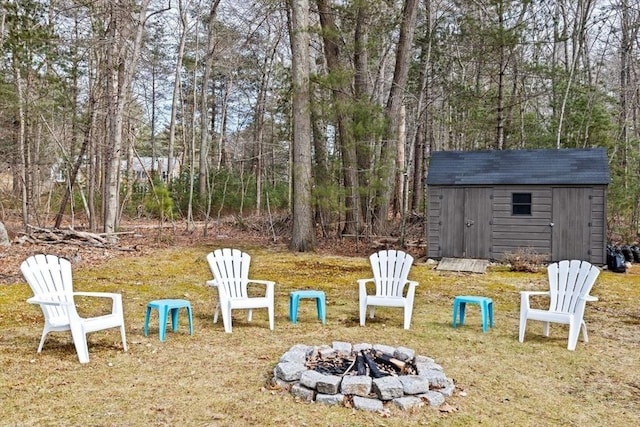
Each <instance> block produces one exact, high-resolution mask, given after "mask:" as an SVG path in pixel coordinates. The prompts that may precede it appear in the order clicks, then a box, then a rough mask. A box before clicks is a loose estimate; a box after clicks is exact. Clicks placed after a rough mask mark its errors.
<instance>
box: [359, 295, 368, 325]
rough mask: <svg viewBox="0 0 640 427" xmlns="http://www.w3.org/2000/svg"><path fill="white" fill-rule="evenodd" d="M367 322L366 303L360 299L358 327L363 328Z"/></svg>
mask: <svg viewBox="0 0 640 427" xmlns="http://www.w3.org/2000/svg"><path fill="white" fill-rule="evenodd" d="M366 320H367V301H366V300H365V299H363V298H362V297H360V326H364V324H365V322H366Z"/></svg>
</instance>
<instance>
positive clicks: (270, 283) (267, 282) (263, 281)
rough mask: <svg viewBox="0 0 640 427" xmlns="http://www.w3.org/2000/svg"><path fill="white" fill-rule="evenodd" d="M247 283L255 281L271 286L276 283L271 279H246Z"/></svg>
mask: <svg viewBox="0 0 640 427" xmlns="http://www.w3.org/2000/svg"><path fill="white" fill-rule="evenodd" d="M249 283H257V284H259V285H267V286H273V285H275V284H276V282H274V281H273V280H256V279H249V280H247V285H248V284H249Z"/></svg>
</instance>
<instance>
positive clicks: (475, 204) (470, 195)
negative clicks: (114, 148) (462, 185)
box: [464, 188, 492, 259]
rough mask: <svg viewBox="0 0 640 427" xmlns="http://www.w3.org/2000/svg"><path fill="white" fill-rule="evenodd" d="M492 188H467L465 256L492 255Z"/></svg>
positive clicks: (485, 257)
mask: <svg viewBox="0 0 640 427" xmlns="http://www.w3.org/2000/svg"><path fill="white" fill-rule="evenodd" d="M491 194H492V192H491V188H466V189H465V197H464V216H465V218H464V257H465V258H482V259H489V258H490V257H491V219H492V203H491Z"/></svg>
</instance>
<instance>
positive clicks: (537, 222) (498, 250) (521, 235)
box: [491, 186, 552, 259]
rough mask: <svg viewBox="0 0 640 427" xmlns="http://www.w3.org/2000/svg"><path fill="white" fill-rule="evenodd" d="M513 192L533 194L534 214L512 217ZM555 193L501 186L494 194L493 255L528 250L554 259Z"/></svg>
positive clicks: (532, 208)
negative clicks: (552, 226)
mask: <svg viewBox="0 0 640 427" xmlns="http://www.w3.org/2000/svg"><path fill="white" fill-rule="evenodd" d="M512 193H531V204H532V205H531V215H530V216H513V215H512V214H511V195H512ZM551 203H552V191H551V188H550V187H547V186H498V187H494V191H493V239H492V240H493V247H492V248H491V256H492V257H493V258H494V259H503V258H504V256H505V254H507V253H515V252H517V251H518V250H522V249H528V250H532V251H535V252H536V253H538V254H540V255H544V256H546V257H550V256H551V228H550V226H549V223H550V222H551Z"/></svg>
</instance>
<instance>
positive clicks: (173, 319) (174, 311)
mask: <svg viewBox="0 0 640 427" xmlns="http://www.w3.org/2000/svg"><path fill="white" fill-rule="evenodd" d="M179 314H180V312H179V309H178V308H172V309H171V330H172V331H173V332H176V331H177V330H178V315H179Z"/></svg>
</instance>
